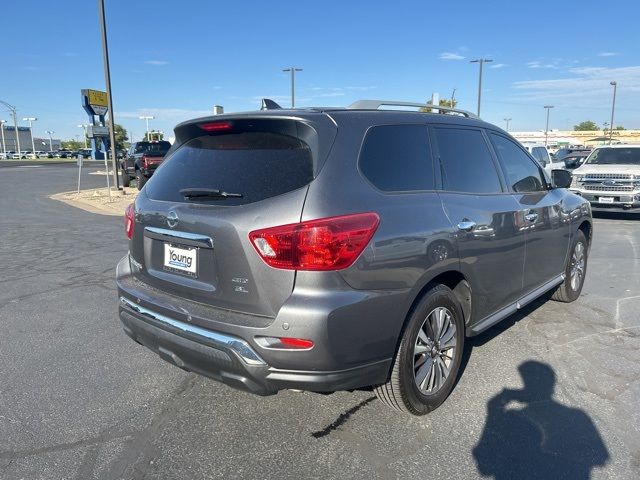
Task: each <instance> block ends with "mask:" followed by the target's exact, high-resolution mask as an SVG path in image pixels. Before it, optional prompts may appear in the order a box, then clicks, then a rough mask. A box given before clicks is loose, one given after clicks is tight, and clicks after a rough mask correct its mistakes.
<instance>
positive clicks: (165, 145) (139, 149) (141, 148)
mask: <svg viewBox="0 0 640 480" xmlns="http://www.w3.org/2000/svg"><path fill="white" fill-rule="evenodd" d="M170 148H171V144H170V143H169V142H151V143H147V142H144V143H143V142H138V143H137V144H136V150H135V153H157V154H159V155H165V154H166V153H167V152H168V151H169V149H170Z"/></svg>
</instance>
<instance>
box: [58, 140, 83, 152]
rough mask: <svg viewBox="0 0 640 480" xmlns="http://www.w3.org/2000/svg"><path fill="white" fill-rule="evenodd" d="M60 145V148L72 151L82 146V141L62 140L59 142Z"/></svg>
mask: <svg viewBox="0 0 640 480" xmlns="http://www.w3.org/2000/svg"><path fill="white" fill-rule="evenodd" d="M60 146H61V147H62V150H71V151H73V152H75V151H77V150H80V149H81V148H84V143H82V142H79V141H78V140H62V141H61V142H60Z"/></svg>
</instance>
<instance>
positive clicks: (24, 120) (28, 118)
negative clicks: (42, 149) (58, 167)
mask: <svg viewBox="0 0 640 480" xmlns="http://www.w3.org/2000/svg"><path fill="white" fill-rule="evenodd" d="M36 120H38V119H37V118H36V117H25V118H23V119H22V121H23V122H29V134H30V135H31V153H32V154H33V155H34V156H35V154H36V145H35V143H33V123H31V122H35V121H36Z"/></svg>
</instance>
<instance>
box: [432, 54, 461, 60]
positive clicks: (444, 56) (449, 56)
mask: <svg viewBox="0 0 640 480" xmlns="http://www.w3.org/2000/svg"><path fill="white" fill-rule="evenodd" d="M438 58H439V59H440V60H464V59H465V58H466V57H464V56H463V55H460V54H459V53H453V52H442V53H441V54H440V55H438Z"/></svg>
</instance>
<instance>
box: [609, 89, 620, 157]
mask: <svg viewBox="0 0 640 480" xmlns="http://www.w3.org/2000/svg"><path fill="white" fill-rule="evenodd" d="M610 85H613V104H612V105H611V127H610V130H609V145H611V141H612V139H613V112H615V110H616V90H617V89H618V82H615V81H614V82H610Z"/></svg>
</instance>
